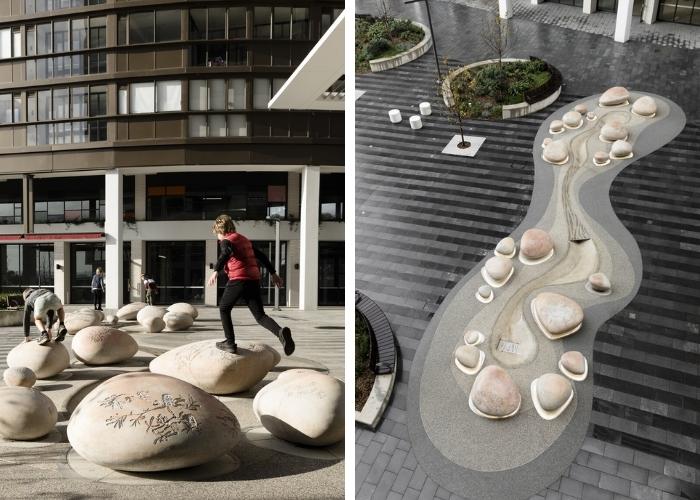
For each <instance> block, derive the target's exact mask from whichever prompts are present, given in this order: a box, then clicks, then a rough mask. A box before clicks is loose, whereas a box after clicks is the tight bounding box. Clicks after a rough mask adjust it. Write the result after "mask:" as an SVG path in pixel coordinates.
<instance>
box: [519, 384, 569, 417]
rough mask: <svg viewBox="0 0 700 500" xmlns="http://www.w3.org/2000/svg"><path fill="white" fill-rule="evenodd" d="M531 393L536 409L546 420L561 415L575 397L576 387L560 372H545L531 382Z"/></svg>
mask: <svg viewBox="0 0 700 500" xmlns="http://www.w3.org/2000/svg"><path fill="white" fill-rule="evenodd" d="M530 395H531V396H532V402H533V403H534V405H535V410H537V413H538V414H539V416H540V417H542V418H543V419H545V420H553V419H555V418H557V417H558V416H559V415H561V414H562V413H563V412H564V410H566V408H567V407H568V406H569V405H570V404H571V401H573V399H574V389H573V387H571V382H569V381H568V380H567V379H566V378H565V377H562V376H561V375H559V374H558V373H545V374H544V375H542V376H541V377H539V378H537V379H535V380H533V381H532V384H530Z"/></svg>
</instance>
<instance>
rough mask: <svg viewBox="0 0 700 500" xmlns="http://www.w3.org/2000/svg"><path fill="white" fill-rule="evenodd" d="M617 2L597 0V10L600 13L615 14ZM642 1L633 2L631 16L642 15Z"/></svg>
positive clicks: (615, 0)
mask: <svg viewBox="0 0 700 500" xmlns="http://www.w3.org/2000/svg"><path fill="white" fill-rule="evenodd" d="M617 7H618V0H598V10H600V11H602V12H617ZM643 8H644V0H634V3H633V4H632V16H633V17H634V16H636V17H639V16H641V15H642V9H643Z"/></svg>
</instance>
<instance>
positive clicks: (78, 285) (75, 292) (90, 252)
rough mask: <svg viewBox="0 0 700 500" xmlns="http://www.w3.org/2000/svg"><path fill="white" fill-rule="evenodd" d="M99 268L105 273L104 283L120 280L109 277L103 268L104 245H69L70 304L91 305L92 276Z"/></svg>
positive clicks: (106, 270)
mask: <svg viewBox="0 0 700 500" xmlns="http://www.w3.org/2000/svg"><path fill="white" fill-rule="evenodd" d="M98 267H101V268H102V270H103V271H104V272H105V281H108V280H110V279H121V276H110V275H109V269H106V268H105V244H104V243H71V245H70V297H69V298H70V303H71V304H91V303H92V301H93V299H92V275H93V274H95V270H96V269H97V268H98Z"/></svg>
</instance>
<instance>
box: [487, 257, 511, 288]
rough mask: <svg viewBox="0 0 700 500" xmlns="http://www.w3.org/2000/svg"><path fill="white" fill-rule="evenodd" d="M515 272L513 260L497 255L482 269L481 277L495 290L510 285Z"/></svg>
mask: <svg viewBox="0 0 700 500" xmlns="http://www.w3.org/2000/svg"><path fill="white" fill-rule="evenodd" d="M514 271H515V268H514V267H513V261H512V260H510V259H508V258H506V257H501V256H500V255H496V256H495V257H491V258H490V259H488V260H487V261H486V264H484V267H482V268H481V276H482V277H483V278H484V280H485V281H486V283H488V284H489V285H490V286H492V287H493V288H500V287H502V286H503V285H505V284H506V283H508V280H510V278H511V277H512V276H513V272H514Z"/></svg>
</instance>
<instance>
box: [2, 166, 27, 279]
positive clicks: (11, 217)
mask: <svg viewBox="0 0 700 500" xmlns="http://www.w3.org/2000/svg"><path fill="white" fill-rule="evenodd" d="M2 224H22V181H21V180H20V179H10V180H7V181H0V225H2ZM0 276H4V275H3V274H0Z"/></svg>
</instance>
